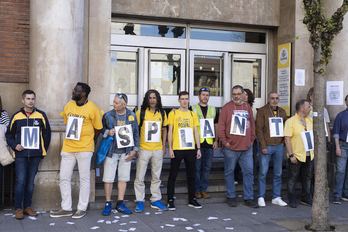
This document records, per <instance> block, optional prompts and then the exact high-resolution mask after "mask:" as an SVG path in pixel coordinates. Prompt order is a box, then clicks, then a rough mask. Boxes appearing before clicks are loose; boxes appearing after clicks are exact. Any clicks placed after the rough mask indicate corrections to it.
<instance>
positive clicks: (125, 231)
mask: <svg viewBox="0 0 348 232" xmlns="http://www.w3.org/2000/svg"><path fill="white" fill-rule="evenodd" d="M118 231H124V232H127V230H122V229H119V230H118Z"/></svg>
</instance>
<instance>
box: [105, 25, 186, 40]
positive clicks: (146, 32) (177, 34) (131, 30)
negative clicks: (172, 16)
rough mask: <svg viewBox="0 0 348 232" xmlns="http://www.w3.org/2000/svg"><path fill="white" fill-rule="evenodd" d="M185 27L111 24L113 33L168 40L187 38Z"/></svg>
mask: <svg viewBox="0 0 348 232" xmlns="http://www.w3.org/2000/svg"><path fill="white" fill-rule="evenodd" d="M185 29H186V28H185V27H176V26H163V25H150V24H138V23H119V22H111V33H112V34H121V35H141V36H155V37H166V38H182V39H185V38H186V34H185Z"/></svg>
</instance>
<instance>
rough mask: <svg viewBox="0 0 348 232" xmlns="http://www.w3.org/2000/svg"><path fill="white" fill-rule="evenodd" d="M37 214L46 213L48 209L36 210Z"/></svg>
mask: <svg viewBox="0 0 348 232" xmlns="http://www.w3.org/2000/svg"><path fill="white" fill-rule="evenodd" d="M36 213H37V214H39V213H46V211H36Z"/></svg>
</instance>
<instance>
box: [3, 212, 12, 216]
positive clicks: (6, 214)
mask: <svg viewBox="0 0 348 232" xmlns="http://www.w3.org/2000/svg"><path fill="white" fill-rule="evenodd" d="M12 215H13V213H5V216H12Z"/></svg>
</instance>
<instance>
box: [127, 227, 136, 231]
mask: <svg viewBox="0 0 348 232" xmlns="http://www.w3.org/2000/svg"><path fill="white" fill-rule="evenodd" d="M136 229H137V228H129V229H128V230H129V231H135V230H136Z"/></svg>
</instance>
